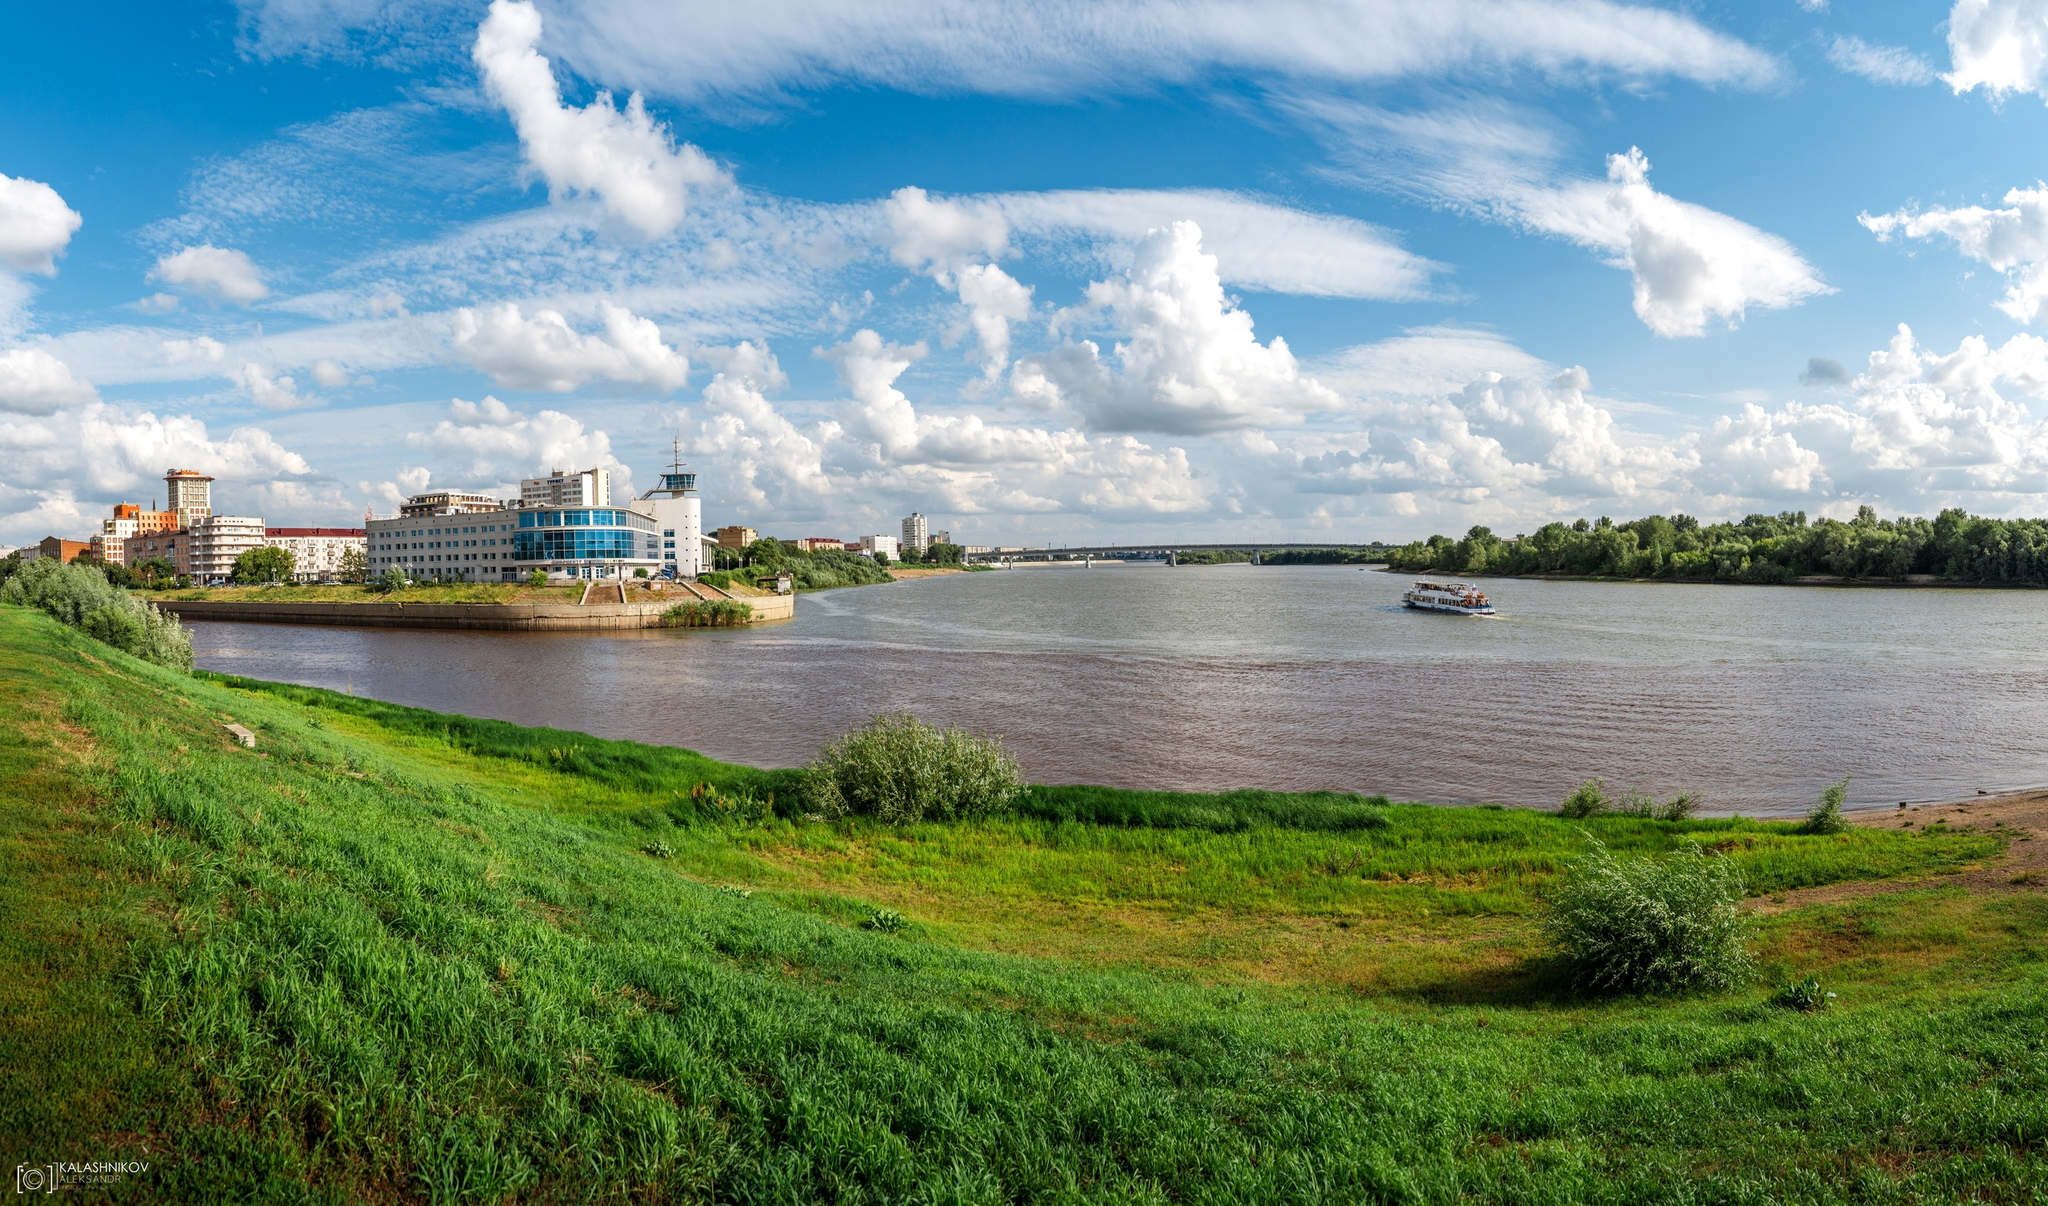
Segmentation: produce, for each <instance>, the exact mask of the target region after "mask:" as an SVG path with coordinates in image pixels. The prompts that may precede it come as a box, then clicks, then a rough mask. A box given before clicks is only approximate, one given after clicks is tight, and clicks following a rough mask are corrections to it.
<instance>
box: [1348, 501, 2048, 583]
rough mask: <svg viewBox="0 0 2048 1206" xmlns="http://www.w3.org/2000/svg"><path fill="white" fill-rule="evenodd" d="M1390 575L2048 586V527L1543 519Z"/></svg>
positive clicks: (1959, 513)
mask: <svg viewBox="0 0 2048 1206" xmlns="http://www.w3.org/2000/svg"><path fill="white" fill-rule="evenodd" d="M1387 564H1388V565H1389V566H1390V567H1391V568H1393V569H1396V570H1401V571H1404V572H1410V573H1417V572H1421V571H1425V570H1430V571H1437V572H1443V573H1455V574H1474V575H1477V574H1504V575H1512V574H1572V575H1585V576H1590V577H1618V578H1670V579H1676V580H1682V581H1701V582H1711V581H1725V582H1790V581H1793V580H1794V579H1797V578H1803V577H1808V576H1814V575H1828V576H1833V577H1840V578H1852V579H1872V580H1884V581H1900V580H1902V579H1904V578H1905V577H1906V576H1907V575H1909V574H1931V575H1933V576H1935V577H1937V578H1943V579H1949V580H1954V581H1962V582H1981V583H2012V584H2031V585H2048V520H2041V519H1988V518H1985V517H1983V516H1978V515H1971V514H1969V513H1968V512H1966V511H1963V510H1961V509H1960V508H1951V509H1949V510H1946V511H1943V512H1941V513H1940V514H1939V515H1936V516H1935V517H1934V518H1933V519H1931V520H1929V519H1922V518H1918V517H1913V516H1902V517H1900V518H1898V519H1879V518H1878V517H1877V512H1876V511H1874V510H1872V509H1871V508H1870V507H1867V506H1865V507H1859V508H1857V511H1856V518H1854V519H1851V520H1848V521H1846V522H1844V521H1842V520H1837V519H1820V520H1816V521H1814V522H1812V523H1808V522H1807V519H1806V512H1804V511H1781V512H1779V513H1778V514H1776V515H1750V516H1747V517H1746V518H1744V519H1743V520H1741V521H1740V522H1739V523H1714V524H1703V523H1701V522H1700V521H1699V520H1697V519H1695V518H1693V517H1692V516H1690V515H1671V516H1664V515H1650V516H1646V517H1644V518H1642V519H1635V520H1630V521H1628V522H1626V523H1616V522H1614V521H1613V520H1612V519H1609V518H1607V517H1606V516H1601V517H1600V518H1599V519H1597V520H1594V521H1592V522H1590V523H1589V522H1587V521H1586V520H1584V519H1580V520H1577V521H1576V522H1573V523H1569V524H1567V523H1550V524H1545V525H1543V526H1542V527H1540V528H1538V529H1536V531H1535V532H1533V533H1530V534H1527V535H1516V536H1513V537H1508V538H1505V539H1503V538H1502V537H1499V536H1496V535H1494V533H1493V531H1492V529H1490V528H1486V527H1483V526H1482V527H1474V528H1472V529H1471V530H1470V531H1468V532H1466V533H1465V537H1464V539H1462V540H1453V539H1452V538H1451V537H1449V536H1431V537H1430V538H1429V539H1428V540H1418V541H1416V542H1414V543H1413V544H1408V545H1404V546H1403V547H1401V548H1398V549H1395V550H1393V551H1392V553H1390V554H1389V555H1388V557H1387Z"/></svg>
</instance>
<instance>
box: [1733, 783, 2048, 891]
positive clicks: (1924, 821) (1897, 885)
mask: <svg viewBox="0 0 2048 1206" xmlns="http://www.w3.org/2000/svg"><path fill="white" fill-rule="evenodd" d="M1849 819H1850V821H1852V822H1853V823H1855V824H1857V825H1867V826H1869V827H1871V828H1873V829H1902V828H1905V827H1906V826H1907V825H1908V824H1909V823H1910V824H1911V826H1912V827H1913V828H1916V829H1919V828H1927V827H1931V826H1933V825H1935V824H1937V823H1940V822H1946V823H1947V826H1948V828H1950V829H1976V830H1985V831H1991V830H1998V831H2001V832H2009V833H2011V834H2012V838H2013V840H2012V844H2011V845H2009V846H2008V847H2006V852H2005V854H2003V855H2002V856H2000V857H1998V858H1995V859H1993V860H1991V861H1990V862H1988V863H1986V864H1984V865H1983V866H1980V867H1975V868H1972V869H1970V870H1967V871H1960V872H1956V873H1954V874H1950V875H1940V876H1932V877H1929V878H1925V879H1903V880H1881V881H1877V882H1871V883H1854V884H1829V885H1828V886H1826V887H1824V888H1804V889H1801V890H1799V891H1796V892H1784V893H1779V894H1775V895H1772V896H1770V897H1768V898H1766V899H1761V900H1756V901H1752V902H1751V904H1752V906H1753V907H1754V908H1755V909H1756V911H1757V912H1759V913H1782V912H1784V911H1785V910H1786V909H1796V908H1798V907H1799V906H1800V905H1809V904H1830V903H1833V902H1835V901H1841V900H1854V899H1856V898H1857V897H1861V896H1881V895H1884V894H1886V893H1889V892H1899V891H1904V890H1905V889H1907V888H1917V887H1922V886H1925V885H1927V884H1943V885H1948V884H1955V885H1959V886H1961V887H1965V888H1968V889H1969V890H1970V891H1972V892H2040V891H2043V890H2048V791H2018V792H2012V793H2010V794H2007V795H2000V796H1978V797H1977V798H1976V799H1973V800H1958V801H1957V802H1955V803H1953V804H1923V805H1920V806H1918V807H1912V808H1903V809H1894V808H1884V809H1879V808H1867V809H1859V810H1858V811H1856V812H1852V813H1850V814H1849Z"/></svg>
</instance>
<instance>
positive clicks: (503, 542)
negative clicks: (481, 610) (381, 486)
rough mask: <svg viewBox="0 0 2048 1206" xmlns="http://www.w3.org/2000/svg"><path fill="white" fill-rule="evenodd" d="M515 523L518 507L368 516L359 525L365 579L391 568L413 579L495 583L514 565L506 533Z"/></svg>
mask: <svg viewBox="0 0 2048 1206" xmlns="http://www.w3.org/2000/svg"><path fill="white" fill-rule="evenodd" d="M406 510H411V511H417V510H419V508H416V507H412V506H408V507H407V508H406ZM518 527H519V510H518V508H516V507H504V506H500V507H496V508H493V509H491V510H482V509H470V508H466V507H461V508H458V507H455V506H449V507H445V508H439V509H438V513H430V514H413V515H400V516H399V517H398V518H396V519H372V520H370V521H368V522H367V523H366V524H365V525H364V528H365V537H366V538H365V540H364V545H365V547H366V548H367V550H368V554H369V558H370V577H372V578H377V577H382V576H383V574H384V573H385V571H387V570H390V569H392V568H394V567H395V568H397V569H399V570H402V571H404V573H405V576H406V577H408V578H414V579H424V580H430V581H441V582H501V581H503V580H504V579H506V578H507V577H510V576H512V575H513V574H514V573H515V572H518V571H519V569H520V567H519V566H518V564H517V563H516V562H515V561H514V560H513V557H512V534H513V532H515V531H516V530H517V529H518Z"/></svg>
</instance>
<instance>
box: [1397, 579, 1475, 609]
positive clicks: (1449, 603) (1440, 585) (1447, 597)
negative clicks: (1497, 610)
mask: <svg viewBox="0 0 2048 1206" xmlns="http://www.w3.org/2000/svg"><path fill="white" fill-rule="evenodd" d="M1401 601H1402V602H1403V603H1406V604H1407V605H1408V606H1410V607H1413V608H1415V609H1417V610H1419V611H1448V612H1451V613H1452V614H1454V615H1461V616H1490V615H1493V614H1494V610H1493V604H1491V603H1489V602H1487V601H1486V595H1485V594H1484V593H1483V592H1482V591H1481V590H1480V589H1479V588H1478V587H1476V586H1474V585H1472V584H1471V583H1470V582H1417V583H1416V584H1415V585H1413V586H1411V587H1409V588H1408V593H1407V594H1405V595H1402V596H1401Z"/></svg>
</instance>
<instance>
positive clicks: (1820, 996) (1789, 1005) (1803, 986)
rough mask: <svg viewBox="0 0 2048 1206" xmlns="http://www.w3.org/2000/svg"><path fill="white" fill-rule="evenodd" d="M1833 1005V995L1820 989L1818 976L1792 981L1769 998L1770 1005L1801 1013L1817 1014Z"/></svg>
mask: <svg viewBox="0 0 2048 1206" xmlns="http://www.w3.org/2000/svg"><path fill="white" fill-rule="evenodd" d="M1834 1003H1835V994H1834V993H1831V992H1828V991H1826V990H1825V989H1823V988H1822V987H1821V982H1820V977H1819V976H1808V977H1806V978H1805V979H1804V980H1794V981H1793V982H1792V983H1790V984H1787V985H1786V986H1785V987H1783V988H1781V989H1779V990H1778V992H1777V995H1776V996H1774V997H1772V998H1771V1004H1773V1005H1778V1006H1781V1007H1783V1008H1785V1009H1796V1010H1798V1011H1799V1012H1801V1013H1819V1012H1820V1011H1821V1010H1823V1009H1826V1008H1827V1007H1828V1006H1830V1005H1832V1004H1834Z"/></svg>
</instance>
